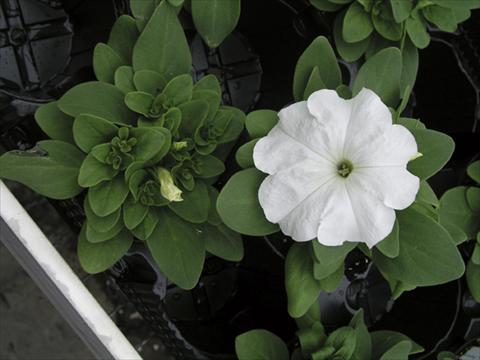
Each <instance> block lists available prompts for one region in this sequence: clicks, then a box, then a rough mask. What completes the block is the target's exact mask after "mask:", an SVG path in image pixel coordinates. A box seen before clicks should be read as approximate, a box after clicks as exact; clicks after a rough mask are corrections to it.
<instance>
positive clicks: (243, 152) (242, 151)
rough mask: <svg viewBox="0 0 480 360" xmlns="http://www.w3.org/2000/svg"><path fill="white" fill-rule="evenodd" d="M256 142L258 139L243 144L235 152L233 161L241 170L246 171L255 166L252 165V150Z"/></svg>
mask: <svg viewBox="0 0 480 360" xmlns="http://www.w3.org/2000/svg"><path fill="white" fill-rule="evenodd" d="M257 141H258V139H254V140H251V141H249V142H247V143H246V144H243V145H242V146H240V147H239V148H238V150H237V152H236V153H235V160H236V161H237V164H238V165H240V167H241V168H243V169H247V168H250V167H254V166H255V164H254V163H253V148H254V147H255V144H256V143H257Z"/></svg>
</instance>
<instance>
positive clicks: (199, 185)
mask: <svg viewBox="0 0 480 360" xmlns="http://www.w3.org/2000/svg"><path fill="white" fill-rule="evenodd" d="M182 198H183V201H179V202H171V203H169V204H168V207H169V208H170V209H171V210H172V211H173V212H175V213H176V214H177V215H178V216H180V217H181V218H183V219H184V220H187V221H189V222H192V223H196V224H199V223H203V222H205V221H207V218H208V209H209V208H210V198H209V196H208V190H207V186H206V185H205V183H204V182H203V181H196V182H195V188H194V189H193V190H192V191H183V192H182Z"/></svg>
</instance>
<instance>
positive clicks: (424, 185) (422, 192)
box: [415, 180, 439, 207]
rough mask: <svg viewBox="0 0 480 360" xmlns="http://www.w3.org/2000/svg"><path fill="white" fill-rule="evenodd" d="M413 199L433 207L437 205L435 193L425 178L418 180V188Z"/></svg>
mask: <svg viewBox="0 0 480 360" xmlns="http://www.w3.org/2000/svg"><path fill="white" fill-rule="evenodd" d="M415 201H418V202H421V203H424V204H427V205H432V206H434V207H438V205H439V201H438V198H437V195H435V192H434V191H433V189H432V188H431V187H430V185H429V184H428V182H426V181H425V180H422V181H420V188H419V189H418V193H417V197H416V199H415Z"/></svg>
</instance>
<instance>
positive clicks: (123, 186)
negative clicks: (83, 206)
mask: <svg viewBox="0 0 480 360" xmlns="http://www.w3.org/2000/svg"><path fill="white" fill-rule="evenodd" d="M127 195H128V186H127V183H126V182H125V180H124V178H123V175H122V174H119V175H117V176H116V177H115V178H114V179H112V180H111V181H104V182H102V183H100V184H98V185H95V186H94V187H91V188H90V189H89V191H88V201H89V203H90V206H91V207H92V210H93V212H94V213H95V214H97V215H98V216H107V215H110V214H112V213H113V212H115V211H116V210H117V209H118V208H119V207H120V206H122V204H123V203H124V201H125V199H126V198H127Z"/></svg>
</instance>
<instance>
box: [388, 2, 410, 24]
mask: <svg viewBox="0 0 480 360" xmlns="http://www.w3.org/2000/svg"><path fill="white" fill-rule="evenodd" d="M390 5H391V6H392V12H393V17H394V18H395V21H396V22H397V23H401V22H403V21H405V20H406V19H407V18H408V17H409V16H410V12H411V11H412V2H411V1H405V0H390Z"/></svg>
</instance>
